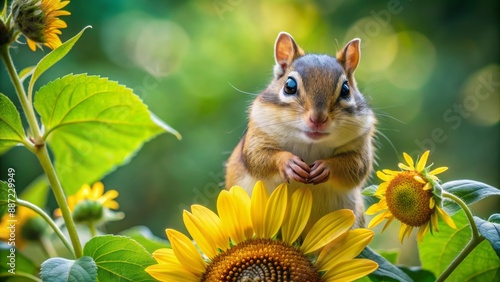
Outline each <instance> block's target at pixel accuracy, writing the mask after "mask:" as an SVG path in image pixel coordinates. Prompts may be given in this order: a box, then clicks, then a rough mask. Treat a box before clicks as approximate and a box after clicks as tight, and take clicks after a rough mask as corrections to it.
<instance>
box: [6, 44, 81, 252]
mask: <svg viewBox="0 0 500 282" xmlns="http://www.w3.org/2000/svg"><path fill="white" fill-rule="evenodd" d="M0 52H1V56H2V59H3V61H4V63H5V66H6V67H7V71H8V72H9V75H10V79H11V80H12V83H13V84H14V87H15V89H16V93H17V96H18V97H19V101H20V102H21V106H22V108H23V111H24V114H25V116H26V120H27V121H28V125H29V127H30V130H31V134H32V137H33V142H34V144H35V148H34V150H33V148H31V149H30V150H32V151H34V153H35V154H36V156H37V157H38V160H39V161H40V164H41V166H42V168H43V171H44V172H45V174H46V175H47V178H48V179H49V183H50V186H51V188H52V192H53V193H54V197H55V198H56V201H57V205H58V206H59V208H60V209H61V212H62V215H63V218H64V222H65V223H66V228H67V229H68V233H69V236H70V238H71V243H72V244H73V251H74V254H75V257H76V258H79V257H81V256H82V246H81V244H80V239H79V238H78V233H77V231H76V227H75V222H74V221H73V218H72V217H71V213H70V211H69V207H68V203H67V202H66V196H65V195H64V190H63V189H62V186H61V183H60V182H59V178H58V177H57V174H56V171H55V169H54V166H53V165H52V162H51V161H50V156H49V152H48V150H47V146H45V141H44V140H43V136H42V134H41V131H40V128H39V126H38V121H37V119H36V116H35V111H34V109H33V107H32V105H31V102H30V101H28V99H27V98H26V92H25V91H24V87H23V86H22V84H21V81H20V80H19V76H18V75H17V72H16V69H15V67H14V63H13V62H12V58H11V57H10V53H9V46H8V45H4V46H2V47H1V48H0ZM28 148H29V147H28Z"/></svg>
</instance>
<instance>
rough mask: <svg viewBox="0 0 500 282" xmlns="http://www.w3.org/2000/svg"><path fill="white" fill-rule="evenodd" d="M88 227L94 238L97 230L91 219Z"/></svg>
mask: <svg viewBox="0 0 500 282" xmlns="http://www.w3.org/2000/svg"><path fill="white" fill-rule="evenodd" d="M89 229H90V235H91V236H92V238H94V237H95V235H97V231H96V228H95V223H94V222H93V221H90V222H89Z"/></svg>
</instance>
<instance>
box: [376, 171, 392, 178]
mask: <svg viewBox="0 0 500 282" xmlns="http://www.w3.org/2000/svg"><path fill="white" fill-rule="evenodd" d="M377 176H378V178H380V179H382V180H384V181H391V180H392V179H393V178H394V176H392V175H387V174H385V173H383V172H381V171H380V170H379V171H377Z"/></svg>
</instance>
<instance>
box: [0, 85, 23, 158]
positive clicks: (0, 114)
mask: <svg viewBox="0 0 500 282" xmlns="http://www.w3.org/2000/svg"><path fill="white" fill-rule="evenodd" d="M0 109H2V110H1V111H0V148H2V147H7V148H10V147H13V146H16V145H18V144H19V143H24V142H25V138H26V136H25V134H24V129H23V124H22V122H21V117H20V116H19V112H18V111H17V109H16V106H14V103H12V101H11V100H10V99H9V98H8V97H7V96H5V95H4V94H2V93H0ZM2 149H5V148H2Z"/></svg>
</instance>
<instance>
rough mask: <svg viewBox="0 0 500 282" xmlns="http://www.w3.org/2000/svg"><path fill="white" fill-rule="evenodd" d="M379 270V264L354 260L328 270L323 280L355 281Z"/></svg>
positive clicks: (364, 260) (329, 281) (365, 260)
mask: <svg viewBox="0 0 500 282" xmlns="http://www.w3.org/2000/svg"><path fill="white" fill-rule="evenodd" d="M377 268H378V264H377V263H376V262H374V261H372V260H369V259H352V260H348V261H344V262H341V263H339V264H337V265H336V266H335V267H334V268H332V269H330V270H328V271H327V272H326V273H325V275H323V277H321V279H322V281H325V282H341V281H342V282H343V281H354V280H356V279H358V278H361V277H364V276H366V275H368V274H370V273H372V272H373V271H375V270H376V269H377Z"/></svg>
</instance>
